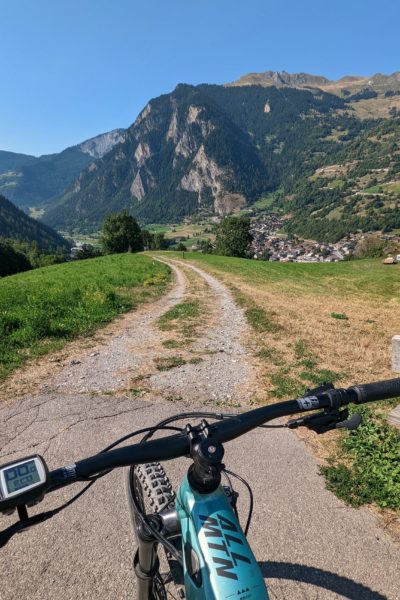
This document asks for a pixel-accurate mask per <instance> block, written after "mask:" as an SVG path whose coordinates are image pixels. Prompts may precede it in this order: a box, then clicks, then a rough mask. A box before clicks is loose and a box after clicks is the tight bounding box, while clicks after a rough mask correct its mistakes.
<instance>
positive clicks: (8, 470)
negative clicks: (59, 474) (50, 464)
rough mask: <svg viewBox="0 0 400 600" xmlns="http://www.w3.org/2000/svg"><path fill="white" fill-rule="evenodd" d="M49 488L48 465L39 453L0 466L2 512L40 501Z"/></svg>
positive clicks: (0, 508) (0, 509)
mask: <svg viewBox="0 0 400 600" xmlns="http://www.w3.org/2000/svg"><path fill="white" fill-rule="evenodd" d="M47 488H48V470H47V466H46V463H45V462H44V460H43V458H42V457H41V456H39V455H37V454H36V455H34V456H28V457H26V458H24V459H22V460H21V459H20V460H18V461H15V462H12V463H7V464H6V465H3V466H0V512H1V511H8V510H9V509H10V508H11V509H13V508H15V507H16V506H18V505H20V504H28V505H30V504H34V503H35V502H38V501H39V500H40V499H41V498H42V496H43V493H44V492H45V491H46V489H47Z"/></svg>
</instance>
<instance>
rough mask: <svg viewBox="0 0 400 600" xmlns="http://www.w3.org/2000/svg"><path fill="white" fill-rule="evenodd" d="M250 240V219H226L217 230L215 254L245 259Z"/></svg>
mask: <svg viewBox="0 0 400 600" xmlns="http://www.w3.org/2000/svg"><path fill="white" fill-rule="evenodd" d="M251 240H252V235H251V232H250V219H245V218H243V217H226V218H225V219H223V221H221V223H220V224H219V225H218V228H217V237H216V253H217V254H222V255H223V256H239V257H240V256H241V257H245V256H247V253H248V249H249V246H250V243H251Z"/></svg>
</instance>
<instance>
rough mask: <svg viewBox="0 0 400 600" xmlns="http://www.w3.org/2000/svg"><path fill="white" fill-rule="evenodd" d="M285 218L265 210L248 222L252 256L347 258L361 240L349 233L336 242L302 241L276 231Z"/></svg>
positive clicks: (308, 259) (298, 259)
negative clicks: (264, 212) (251, 236)
mask: <svg viewBox="0 0 400 600" xmlns="http://www.w3.org/2000/svg"><path fill="white" fill-rule="evenodd" d="M283 225H284V219H282V217H280V216H278V215H277V214H276V213H268V214H265V215H263V216H260V217H258V218H257V219H254V220H253V221H252V223H251V233H252V234H253V242H252V250H253V251H254V258H255V259H261V260H269V261H279V262H338V261H341V260H344V259H345V258H346V257H348V256H349V255H350V254H351V253H352V252H353V250H354V248H355V246H356V244H357V242H358V241H359V239H360V234H350V235H348V236H346V238H343V239H341V240H340V241H339V242H337V243H335V244H324V243H320V242H316V241H313V240H302V239H300V238H298V237H297V236H292V237H290V236H286V235H283V234H280V233H279V231H280V230H281V229H282V227H283Z"/></svg>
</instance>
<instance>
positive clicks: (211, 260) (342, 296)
mask: <svg viewBox="0 0 400 600" xmlns="http://www.w3.org/2000/svg"><path fill="white" fill-rule="evenodd" d="M186 260H190V261H191V262H193V263H195V264H197V265H198V266H200V267H202V268H203V269H205V270H207V271H209V272H211V273H215V274H216V275H218V277H219V278H221V279H222V280H223V281H224V282H225V283H226V285H227V286H228V287H230V289H231V291H232V293H233V295H234V297H235V299H236V301H237V302H238V303H239V304H240V305H241V306H242V307H243V309H244V314H245V316H246V318H247V321H248V323H249V326H250V331H251V333H250V335H249V340H248V343H249V346H250V348H251V350H252V351H253V356H254V362H255V364H256V365H257V366H258V373H259V377H258V382H257V386H256V390H255V398H254V399H255V400H256V401H258V402H261V403H269V402H276V401H277V400H279V399H281V398H282V399H288V398H293V397H296V396H297V395H299V394H302V393H303V392H304V391H305V390H306V389H307V388H312V387H315V386H316V385H320V384H321V383H324V382H327V381H332V382H333V383H336V384H338V385H339V386H347V385H351V384H355V383H367V382H370V381H379V380H382V379H390V378H393V377H394V374H393V372H392V371H391V338H392V336H393V335H395V334H400V320H399V313H400V265H393V266H392V265H391V266H386V265H383V264H382V263H381V261H380V260H362V261H349V262H340V263H321V264H295V263H287V264H282V263H270V262H261V261H259V262H257V261H252V260H245V259H238V258H228V257H222V256H210V255H202V254H195V253H192V254H187V255H186ZM395 403H396V401H395ZM392 406H393V402H386V403H380V404H376V405H369V406H368V409H367V410H366V411H364V414H365V417H366V418H365V423H364V424H363V425H362V426H361V427H360V428H359V429H358V430H356V431H355V432H352V433H351V434H350V435H349V436H348V435H346V434H343V433H339V432H332V433H330V434H327V435H325V436H321V437H318V438H317V437H316V436H315V435H314V434H308V432H307V433H306V434H304V435H306V437H307V440H308V443H310V444H311V445H312V446H313V448H314V450H315V452H316V453H317V454H318V455H319V456H320V457H321V458H322V459H323V460H324V463H325V467H324V469H323V472H324V474H325V476H326V478H327V481H328V485H329V487H330V488H331V489H332V490H334V491H335V492H336V493H337V494H338V495H339V496H340V497H341V498H343V499H344V500H345V501H346V502H348V503H349V504H353V505H360V504H364V503H375V504H376V505H377V506H379V507H380V508H387V507H388V508H390V509H392V510H394V511H398V510H399V509H400V476H399V475H400V472H399V464H400V432H399V431H397V430H396V429H394V428H393V427H390V426H389V425H388V424H387V423H386V419H385V416H386V415H387V413H388V412H389V410H391V407H392ZM396 515H397V516H398V512H396ZM397 516H394V517H393V515H392V513H384V519H387V521H388V522H389V521H390V522H392V520H393V519H395V520H396V522H397ZM392 517H393V519H392ZM390 527H391V528H393V527H392V525H391V526H390ZM398 533H399V535H400V528H399V532H398Z"/></svg>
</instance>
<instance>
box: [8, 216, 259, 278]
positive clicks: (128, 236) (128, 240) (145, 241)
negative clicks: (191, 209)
mask: <svg viewBox="0 0 400 600" xmlns="http://www.w3.org/2000/svg"><path fill="white" fill-rule="evenodd" d="M251 240H252V236H251V233H250V220H249V219H244V218H240V217H227V218H225V219H223V220H222V221H221V223H220V224H219V225H218V226H217V228H216V240H215V244H212V243H211V241H210V240H202V241H201V242H200V247H199V249H200V251H201V252H204V253H207V254H220V255H223V256H238V257H247V256H249V255H250V254H249V248H250V243H251ZM101 244H102V248H103V249H102V250H100V249H98V248H95V247H94V246H92V245H90V244H83V245H82V247H81V248H80V249H79V250H78V251H77V253H76V254H75V259H77V260H83V259H88V258H96V257H98V256H101V255H102V254H119V253H122V252H141V251H143V250H166V249H168V247H169V242H168V240H166V239H165V237H164V234H163V233H152V232H150V231H148V230H146V229H141V228H140V226H139V224H138V223H137V221H136V219H135V218H134V217H132V216H131V215H130V214H129V213H128V212H127V211H123V212H120V213H114V214H112V215H109V216H108V217H106V219H105V220H104V223H103V228H102V234H101ZM178 250H186V247H185V246H184V245H178ZM68 258H69V257H68V255H67V254H64V255H61V254H59V255H47V254H43V253H41V252H40V251H39V249H38V247H37V244H35V243H34V242H32V243H30V244H28V243H26V242H22V241H18V240H6V239H1V238H0V277H4V276H5V275H12V274H14V273H18V272H20V271H26V270H28V269H33V268H36V267H43V266H47V265H50V264H54V263H59V262H65V261H66V260H68Z"/></svg>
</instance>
